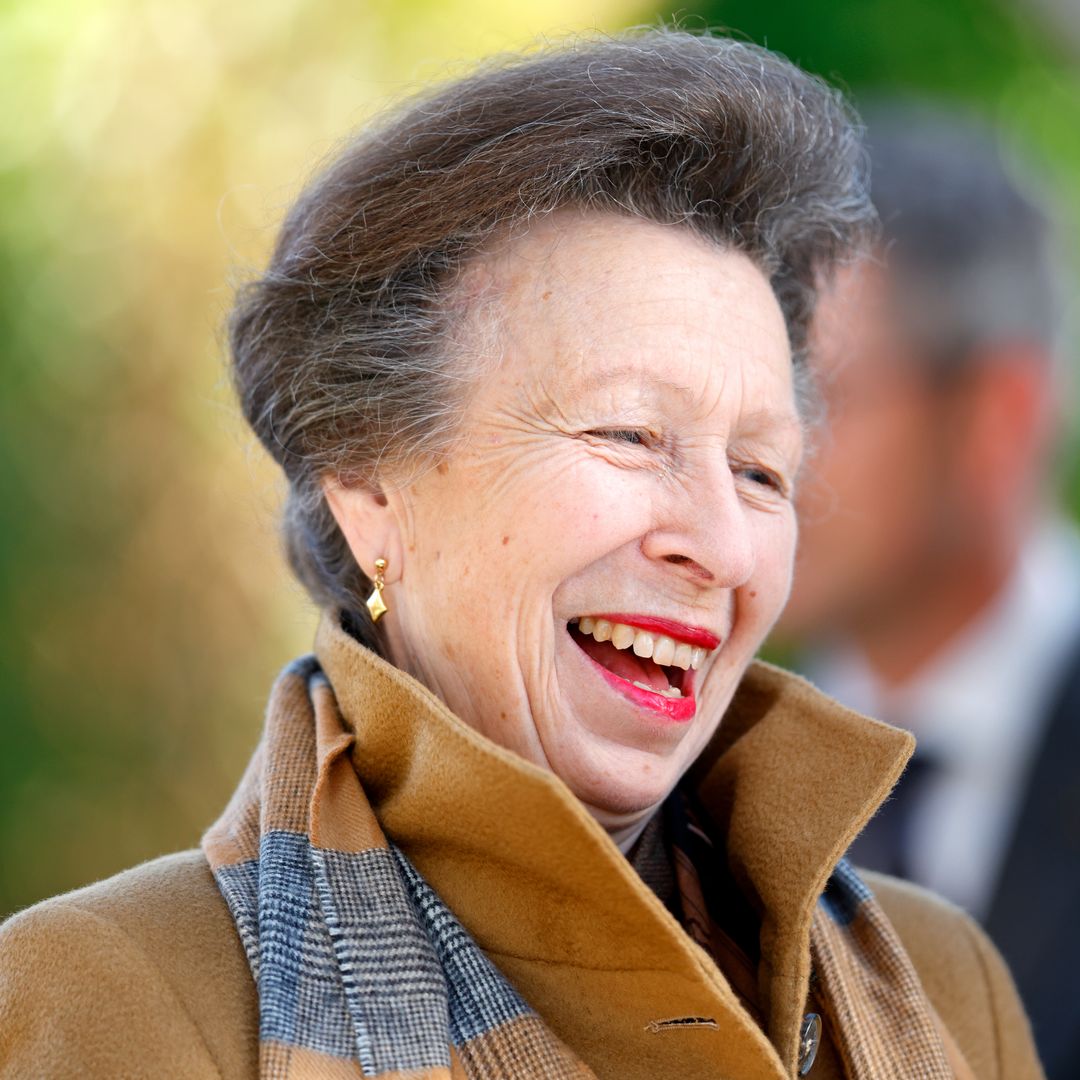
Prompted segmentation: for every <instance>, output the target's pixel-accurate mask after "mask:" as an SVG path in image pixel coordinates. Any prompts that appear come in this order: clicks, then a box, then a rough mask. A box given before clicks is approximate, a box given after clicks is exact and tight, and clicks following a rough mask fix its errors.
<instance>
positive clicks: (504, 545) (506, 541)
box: [503, 536, 510, 547]
mask: <svg viewBox="0 0 1080 1080" xmlns="http://www.w3.org/2000/svg"><path fill="white" fill-rule="evenodd" d="M509 543H510V537H509V536H504V537H503V547H506V545H507V544H509Z"/></svg>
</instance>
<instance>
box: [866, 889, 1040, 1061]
mask: <svg viewBox="0 0 1080 1080" xmlns="http://www.w3.org/2000/svg"><path fill="white" fill-rule="evenodd" d="M860 876H861V877H862V878H863V880H864V881H865V882H866V884H867V885H868V886H869V888H870V890H871V891H872V892H873V894H874V896H875V897H876V899H877V901H878V903H879V904H880V905H881V908H882V910H883V911H884V912H885V915H886V917H887V918H888V920H889V922H890V923H892V926H893V928H894V929H895V930H896V932H897V934H898V935H899V937H900V940H901V942H902V944H903V946H904V949H905V951H906V952H907V954H908V956H909V957H910V959H911V961H912V964H913V965H914V967H915V971H916V973H917V974H918V976H919V979H920V981H921V983H922V985H923V989H924V990H925V991H926V995H927V997H929V999H930V1002H931V1004H932V1005H933V1006H934V1008H935V1009H936V1010H937V1012H938V1015H939V1016H940V1017H941V1019H942V1021H943V1023H944V1024H945V1027H946V1028H947V1029H948V1031H949V1033H950V1034H951V1035H952V1037H953V1039H954V1040H955V1042H956V1043H957V1045H958V1046H959V1048H960V1050H961V1051H962V1052H963V1055H964V1057H965V1058H966V1060H967V1062H968V1064H969V1065H970V1066H971V1068H972V1070H973V1071H974V1072H975V1075H976V1076H979V1077H986V1078H1001V1080H1021V1078H1023V1080H1039V1078H1041V1077H1042V1076H1043V1073H1042V1070H1041V1068H1040V1066H1039V1064H1038V1058H1037V1055H1036V1052H1035V1049H1034V1043H1033V1040H1032V1038H1031V1029H1030V1026H1029V1024H1028V1021H1027V1017H1026V1015H1025V1013H1024V1008H1023V1005H1022V1004H1021V1002H1020V998H1019V995H1018V994H1017V992H1016V987H1015V985H1014V983H1013V981H1012V976H1011V975H1010V974H1009V971H1008V968H1007V967H1006V966H1005V962H1004V961H1003V960H1002V959H1001V956H1000V954H999V953H998V951H997V949H996V948H995V946H994V944H993V943H992V942H991V940H990V939H989V938H988V937H987V935H986V933H985V932H984V931H983V930H982V929H981V927H980V926H979V925H978V923H976V921H975V920H974V919H973V918H972V917H971V916H970V915H968V914H967V912H965V911H964V910H962V909H961V908H959V907H957V906H956V905H955V904H952V903H950V902H949V901H948V900H945V899H943V898H942V897H940V896H938V895H936V894H935V893H932V892H930V891H929V890H927V889H924V888H922V887H920V886H918V885H913V884H911V883H910V882H906V881H900V880H898V879H896V878H891V877H887V876H886V875H884V874H877V873H872V872H870V871H860Z"/></svg>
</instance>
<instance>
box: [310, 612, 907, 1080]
mask: <svg viewBox="0 0 1080 1080" xmlns="http://www.w3.org/2000/svg"><path fill="white" fill-rule="evenodd" d="M316 652H317V655H318V658H319V661H320V664H321V666H322V668H323V670H324V671H325V673H326V675H327V677H328V679H329V681H330V683H331V684H332V686H333V688H334V693H335V695H336V698H337V701H338V705H339V708H340V709H341V712H342V715H343V717H344V719H345V720H346V722H347V723H348V724H349V725H350V726H351V727H352V728H353V729H354V730H355V733H356V742H355V747H354V750H353V760H354V765H355V767H356V770H357V773H358V774H359V777H360V780H361V782H362V784H363V787H364V790H365V792H366V794H367V797H368V799H369V800H370V802H371V805H372V808H373V809H374V811H375V814H376V817H377V818H378V820H379V823H380V824H381V826H382V828H383V830H384V831H385V833H386V835H387V836H388V838H390V839H391V840H392V841H393V842H394V843H395V844H397V845H398V846H399V847H400V848H401V849H402V850H403V851H404V853H405V854H406V855H407V856H408V858H409V859H410V860H411V861H412V863H413V864H414V865H415V866H416V867H417V869H418V870H419V872H420V873H421V874H422V875H423V876H424V878H425V879H426V880H427V881H428V883H429V884H430V885H431V887H432V888H433V889H434V890H435V891H436V892H437V893H438V895H439V896H440V897H441V898H442V900H443V901H444V902H445V903H446V904H447V905H448V906H449V908H450V909H451V910H452V911H453V912H454V913H455V914H456V916H457V917H458V919H460V921H461V922H462V924H463V925H464V926H465V927H466V929H468V930H469V932H470V933H471V934H472V935H473V936H474V937H475V939H476V940H477V942H478V943H479V944H480V946H481V947H482V948H483V949H484V950H485V951H486V952H487V953H488V955H489V956H490V957H491V958H492V959H493V960H494V961H495V963H496V964H497V965H498V967H499V968H500V969H501V970H502V971H503V972H504V973H505V974H506V975H507V976H508V977H509V978H510V979H511V980H512V981H513V983H514V984H515V985H516V987H517V988H518V990H519V991H520V993H521V994H522V995H523V996H524V997H525V998H526V1000H528V1001H529V1002H530V1004H531V1005H532V1006H533V1007H534V1008H535V1009H536V1010H537V1011H538V1012H539V1013H540V1014H541V1015H542V1016H543V1017H544V1019H545V1020H546V1021H547V1023H548V1024H549V1025H550V1027H551V1028H552V1029H553V1030H554V1032H555V1033H556V1034H557V1035H558V1036H559V1037H560V1038H561V1039H562V1040H563V1041H564V1042H565V1043H567V1044H568V1045H569V1046H570V1047H571V1048H572V1049H573V1050H574V1051H575V1052H576V1053H578V1054H579V1055H580V1056H581V1058H582V1059H583V1060H584V1061H585V1062H586V1063H587V1064H589V1065H590V1066H591V1067H593V1068H594V1069H595V1070H596V1071H597V1072H598V1073H600V1074H601V1075H618V1076H620V1077H626V1078H628V1080H631V1078H636V1077H642V1078H644V1077H655V1076H679V1077H686V1078H698V1077H700V1078H701V1080H705V1078H706V1077H708V1078H715V1077H716V1076H718V1075H719V1076H738V1077H740V1080H757V1078H763V1080H764V1078H767V1077H768V1078H776V1077H783V1076H790V1075H791V1072H792V1065H793V1062H794V1058H795V1054H796V1043H797V1032H798V1027H799V1021H800V1020H801V1016H802V1011H803V1008H804V1005H805V1000H806V991H807V982H808V978H809V947H808V941H809V928H810V920H811V915H812V911H813V907H814V904H815V902H816V900H817V897H818V895H819V894H820V892H821V889H822V888H823V886H824V883H825V880H826V878H827V877H828V874H829V872H830V871H831V869H832V867H833V866H834V865H835V863H836V861H837V860H838V859H839V857H840V855H841V854H842V853H843V851H844V850H845V849H846V847H847V845H848V844H849V843H850V840H851V839H852V837H853V836H854V834H855V832H856V831H857V830H858V829H859V828H861V827H862V824H863V823H864V822H865V820H866V819H867V818H868V817H869V816H870V814H872V813H873V811H874V809H875V808H876V806H877V805H878V803H879V802H880V801H881V800H882V799H883V798H884V796H885V794H886V792H887V791H888V790H889V787H890V786H891V784H892V783H893V782H894V780H895V779H896V776H897V775H898V774H899V772H900V770H901V769H902V768H903V764H904V762H905V760H906V758H907V756H908V754H909V753H910V746H911V739H910V736H907V735H906V734H904V733H901V732H899V731H896V730H895V729H892V728H888V727H886V726H885V725H881V724H876V723H873V722H871V721H866V720H864V719H862V718H860V717H858V716H856V715H855V714H853V713H850V712H848V711H846V710H843V709H841V708H840V707H839V706H836V705H835V704H833V703H832V702H829V701H828V699H826V698H824V697H823V696H822V695H820V694H818V693H817V692H816V691H814V690H813V689H812V688H811V687H810V686H809V684H806V683H804V682H802V681H801V680H798V679H796V678H795V677H793V676H789V675H786V674H784V673H781V672H779V671H776V670H775V669H771V668H767V667H764V666H762V665H756V666H755V667H754V669H752V671H751V672H750V673H749V674H748V676H747V678H746V679H745V680H744V684H743V687H742V689H741V690H740V693H739V695H738V698H737V700H736V702H735V703H734V704H733V706H732V708H731V710H730V711H729V715H728V716H726V717H725V719H724V721H723V723H722V725H721V727H720V729H719V732H718V735H717V738H716V739H715V740H714V742H713V744H712V746H711V747H710V748H709V750H708V751H707V752H706V754H704V755H703V756H702V759H701V760H700V761H699V764H698V767H697V769H696V770H695V779H696V780H697V782H698V783H699V785H700V794H701V795H702V798H703V801H704V802H705V805H706V808H707V809H708V811H709V813H710V814H711V815H712V816H713V818H714V824H715V825H716V826H717V828H718V829H719V830H720V833H719V839H720V841H726V844H727V850H728V855H729V858H730V860H731V863H732V868H733V870H734V872H735V873H736V876H737V878H738V879H739V880H740V882H741V883H742V884H743V885H744V887H745V888H747V889H748V895H750V896H751V897H752V898H755V899H756V901H757V902H758V903H759V905H760V909H761V913H762V955H763V976H762V979H763V992H764V993H763V1000H765V1001H767V1003H768V1011H767V1015H768V1018H769V1020H768V1038H767V1037H766V1034H765V1033H763V1032H762V1031H761V1030H760V1029H759V1028H758V1026H757V1025H756V1024H755V1023H754V1022H753V1020H752V1019H751V1018H750V1016H749V1015H748V1014H747V1013H746V1012H745V1010H744V1009H743V1008H742V1006H741V1005H740V1004H739V1002H738V1000H737V999H736V997H735V994H734V993H733V991H732V990H731V988H730V987H729V986H728V984H727V983H726V981H725V980H724V979H723V977H722V976H721V974H720V972H719V970H718V969H717V968H716V966H715V964H713V962H712V961H711V959H710V958H709V957H708V956H707V955H706V954H705V953H704V952H703V951H702V950H701V949H700V948H699V947H698V946H697V945H696V944H694V942H692V941H691V939H690V938H689V937H688V936H687V935H686V934H685V933H684V932H683V931H682V929H681V927H680V926H679V925H678V923H677V922H676V921H675V920H674V919H673V918H672V916H671V915H670V914H669V913H668V912H667V910H666V909H665V908H664V907H663V905H662V904H661V903H660V901H659V900H658V899H657V898H656V897H655V896H654V895H653V893H652V892H651V890H649V889H648V888H647V887H646V886H645V885H644V884H643V883H642V882H641V880H640V878H638V876H637V875H636V873H635V872H634V871H633V869H632V868H631V867H630V865H629V863H628V862H627V861H626V859H625V858H624V857H623V856H622V854H621V853H620V852H619V850H618V848H617V847H616V846H615V845H614V844H613V843H612V842H611V840H610V838H609V837H608V836H607V834H606V833H605V832H604V831H603V830H602V829H601V828H600V826H599V825H597V824H596V822H595V821H594V820H593V819H592V818H591V817H590V816H589V814H588V813H587V812H586V811H585V810H584V809H583V807H582V806H581V805H580V804H579V803H578V802H577V800H576V799H575V798H574V797H573V795H572V794H571V793H570V791H569V789H568V788H567V787H566V786H565V785H564V784H563V783H562V782H561V781H560V780H559V779H558V778H557V777H555V776H553V775H552V774H550V773H548V772H546V771H544V770H542V769H539V768H537V767H535V766H533V765H530V764H529V763H527V762H525V761H523V760H522V759H520V758H518V757H517V756H516V755H514V754H512V753H510V752H509V751H506V750H504V749H502V748H501V747H499V746H497V745H495V744H494V743H492V742H491V741H490V740H488V739H486V738H484V737H483V736H481V735H479V734H478V733H477V732H475V731H473V730H472V729H471V728H469V727H467V726H466V725H465V724H464V723H462V722H461V721H460V720H458V719H457V718H456V717H455V716H453V714H451V713H450V712H449V710H447V709H446V707H445V706H444V705H443V704H442V702H441V701H439V700H438V699H437V698H436V697H435V696H434V695H432V694H431V693H430V692H429V691H427V690H426V689H425V688H424V687H422V686H421V685H420V684H418V683H417V682H416V681H415V680H413V679H411V678H410V677H409V676H407V675H405V674H404V673H403V672H401V671H399V670H398V669H396V668H394V667H392V666H391V665H389V664H387V663H385V662H384V661H382V660H380V659H379V658H378V657H376V656H374V655H373V654H372V653H371V652H369V651H368V650H366V649H364V648H363V647H362V646H361V645H359V644H358V643H357V642H355V641H354V640H353V639H352V638H351V637H349V636H348V635H347V634H346V633H345V632H344V631H343V630H342V629H341V628H340V626H339V625H338V624H337V622H336V620H333V619H331V618H326V619H324V621H323V623H322V625H321V627H320V630H319V634H318V638H317V644H316ZM770 1040H771V1041H770Z"/></svg>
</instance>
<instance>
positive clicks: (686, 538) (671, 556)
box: [641, 461, 757, 589]
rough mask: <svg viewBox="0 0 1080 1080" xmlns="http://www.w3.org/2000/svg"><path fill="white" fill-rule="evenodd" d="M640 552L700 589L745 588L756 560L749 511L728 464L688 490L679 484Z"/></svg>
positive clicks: (700, 479)
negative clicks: (664, 564)
mask: <svg viewBox="0 0 1080 1080" xmlns="http://www.w3.org/2000/svg"><path fill="white" fill-rule="evenodd" d="M641 546H642V551H643V552H644V554H645V556H646V557H647V558H649V559H653V560H656V561H658V562H663V563H667V564H669V565H670V566H673V567H676V568H677V569H678V572H679V573H680V574H681V575H683V576H684V577H685V578H686V579H687V580H688V581H691V582H694V583H696V584H698V585H702V586H706V587H713V588H726V589H737V588H738V587H739V586H740V585H745V584H746V582H747V581H749V580H750V577H751V576H752V574H753V572H754V566H755V563H756V559H757V555H756V552H755V549H754V542H753V534H752V530H751V524H750V520H749V518H748V516H747V508H746V506H745V505H744V503H743V501H742V500H741V499H740V498H739V493H738V490H737V488H736V485H735V477H734V476H732V473H731V469H730V467H729V466H728V464H727V462H726V461H724V462H722V463H720V464H718V465H717V466H716V467H714V468H712V469H710V471H709V474H708V476H702V475H700V474H699V475H698V476H697V477H696V478H695V481H694V483H692V484H679V485H678V490H677V491H672V492H671V497H670V499H669V500H665V503H664V508H663V511H662V513H661V514H660V515H659V516H658V521H657V525H656V527H655V528H653V529H651V530H650V531H649V532H648V533H646V535H645V537H644V539H643V540H642V545H641Z"/></svg>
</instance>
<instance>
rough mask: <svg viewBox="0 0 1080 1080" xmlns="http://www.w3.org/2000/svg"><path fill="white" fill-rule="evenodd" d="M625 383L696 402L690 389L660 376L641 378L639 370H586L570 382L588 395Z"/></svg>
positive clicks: (620, 368)
mask: <svg viewBox="0 0 1080 1080" xmlns="http://www.w3.org/2000/svg"><path fill="white" fill-rule="evenodd" d="M627 382H636V383H641V384H642V385H644V386H649V387H658V388H660V389H661V390H667V391H669V392H670V393H673V394H677V395H678V396H679V397H681V398H684V399H685V400H687V401H690V402H692V401H695V400H696V397H695V394H694V392H693V391H692V390H691V389H690V387H688V386H682V385H681V384H680V383H676V382H672V381H671V380H670V379H665V378H663V377H662V376H653V375H649V376H648V378H643V373H642V371H641V369H640V368H629V367H617V368H606V369H603V370H601V371H596V370H594V369H593V368H588V369H587V370H586V371H584V372H582V373H581V374H580V375H578V376H577V377H576V378H574V379H573V380H572V384H573V387H574V389H575V390H581V391H583V392H585V393H590V392H592V391H594V390H603V389H605V388H606V387H608V386H611V384H612V383H627Z"/></svg>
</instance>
